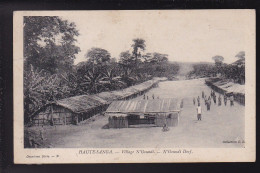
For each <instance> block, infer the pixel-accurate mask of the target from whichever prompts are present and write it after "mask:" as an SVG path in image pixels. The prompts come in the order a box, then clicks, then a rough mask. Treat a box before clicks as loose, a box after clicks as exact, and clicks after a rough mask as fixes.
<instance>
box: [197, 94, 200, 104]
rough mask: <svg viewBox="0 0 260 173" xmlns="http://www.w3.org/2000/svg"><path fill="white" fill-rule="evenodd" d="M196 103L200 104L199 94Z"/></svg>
mask: <svg viewBox="0 0 260 173" xmlns="http://www.w3.org/2000/svg"><path fill="white" fill-rule="evenodd" d="M197 102H198V105H200V96H198V98H197Z"/></svg>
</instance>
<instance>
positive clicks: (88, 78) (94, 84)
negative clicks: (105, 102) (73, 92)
mask: <svg viewBox="0 0 260 173" xmlns="http://www.w3.org/2000/svg"><path fill="white" fill-rule="evenodd" d="M82 80H83V82H82V83H81V86H83V87H85V88H86V90H87V91H88V92H89V93H98V92H100V91H101V90H102V88H103V85H104V82H103V81H102V74H101V73H96V72H95V69H94V68H93V69H92V71H90V70H88V71H87V72H86V73H85V75H84V76H83V78H82Z"/></svg>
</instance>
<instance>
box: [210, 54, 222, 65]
mask: <svg viewBox="0 0 260 173" xmlns="http://www.w3.org/2000/svg"><path fill="white" fill-rule="evenodd" d="M212 59H213V60H214V61H215V65H216V66H221V65H222V63H223V60H224V58H223V56H219V55H216V56H213V57H212Z"/></svg>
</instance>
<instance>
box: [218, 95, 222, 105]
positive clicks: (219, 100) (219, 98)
mask: <svg viewBox="0 0 260 173" xmlns="http://www.w3.org/2000/svg"><path fill="white" fill-rule="evenodd" d="M218 106H221V96H220V94H219V97H218Z"/></svg>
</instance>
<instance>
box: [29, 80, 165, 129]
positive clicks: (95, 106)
mask: <svg viewBox="0 0 260 173" xmlns="http://www.w3.org/2000/svg"><path fill="white" fill-rule="evenodd" d="M161 80H165V79H164V78H156V79H154V80H149V81H146V82H144V83H141V84H138V85H135V86H131V87H128V88H125V89H122V90H117V91H108V92H101V93H98V94H94V95H81V96H75V97H70V98H66V99H62V100H58V101H56V102H52V103H49V104H46V105H44V106H43V107H41V108H40V109H39V110H38V111H36V112H35V113H34V114H33V115H31V117H30V119H31V122H32V124H33V125H58V124H59V125H66V124H78V123H79V122H80V121H83V120H85V119H88V118H89V117H91V116H93V115H95V114H98V113H101V112H104V111H105V110H106V108H107V107H108V105H109V104H110V103H112V102H113V101H115V100H128V99H131V98H134V97H136V96H138V95H141V94H143V93H144V92H146V91H148V90H149V89H151V88H152V87H153V86H155V85H157V84H158V82H159V81H161Z"/></svg>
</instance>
